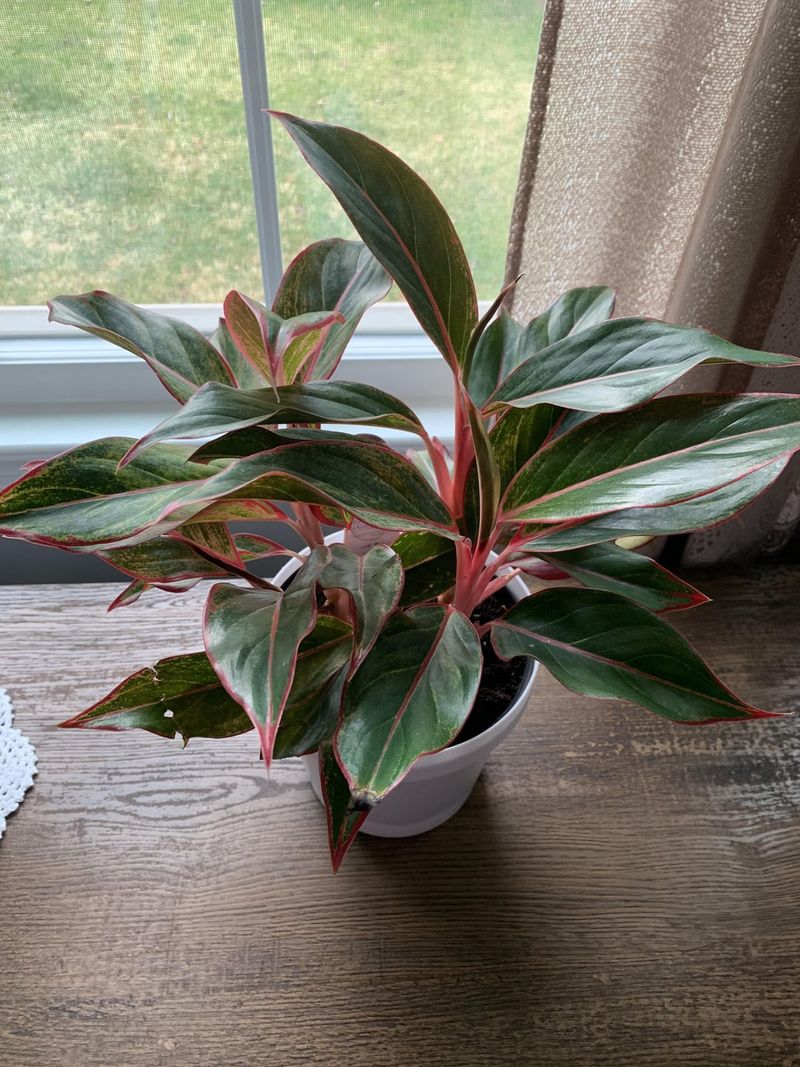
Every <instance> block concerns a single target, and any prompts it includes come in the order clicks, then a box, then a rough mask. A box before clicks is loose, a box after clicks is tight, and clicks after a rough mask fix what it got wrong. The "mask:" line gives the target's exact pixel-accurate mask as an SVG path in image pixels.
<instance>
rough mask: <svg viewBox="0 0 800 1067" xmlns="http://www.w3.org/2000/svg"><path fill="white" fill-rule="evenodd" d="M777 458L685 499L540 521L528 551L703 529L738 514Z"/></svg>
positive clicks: (775, 468) (773, 470)
mask: <svg viewBox="0 0 800 1067" xmlns="http://www.w3.org/2000/svg"><path fill="white" fill-rule="evenodd" d="M787 463H788V459H787V458H786V457H782V458H781V459H779V460H776V461H775V462H774V463H768V464H767V465H766V466H764V467H760V468H759V469H758V470H755V471H752V472H751V473H750V474H745V475H743V476H742V477H741V478H737V479H736V481H733V482H730V483H729V484H728V485H724V486H722V487H721V488H720V489H715V490H714V491H713V492H711V493H706V494H705V495H704V496H698V497H694V498H693V499H691V500H687V501H686V502H684V503H679V504H665V505H662V506H660V507H652V508H628V509H627V510H625V511H614V512H612V513H611V514H609V515H600V516H598V517H597V518H596V519H589V520H588V521H586V522H580V523H577V524H573V525H568V526H563V527H553V526H543V527H541V528H540V530H541V535H540V533H539V532H537V533H536V535H535V538H536V539H535V540H532V541H531V542H530V548H531V551H534V550H541V551H542V552H550V551H554V552H556V551H560V550H564V549H571V548H580V547H583V546H584V545H594V544H599V543H600V542H602V541H616V540H617V539H619V538H622V537H647V538H650V537H662V536H668V535H670V534H682V533H689V532H691V531H692V530H703V529H706V528H707V527H709V526H716V525H718V524H719V523H721V522H726V521H727V520H728V519H731V518H733V517H734V516H735V515H738V513H739V512H740V511H742V510H743V509H744V508H746V507H747V506H748V504H751V503H752V502H753V500H755V499H756V498H757V497H758V496H760V495H761V493H763V492H764V491H765V490H766V489H767V488H769V486H770V485H772V483H773V482H774V481H775V479H776V478H777V477H778V476H779V475H780V474H781V472H782V471H783V470H784V468H785V467H786V464H787Z"/></svg>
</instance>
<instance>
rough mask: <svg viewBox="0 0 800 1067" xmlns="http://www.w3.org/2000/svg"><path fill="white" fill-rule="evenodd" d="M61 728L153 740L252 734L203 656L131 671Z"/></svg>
mask: <svg viewBox="0 0 800 1067" xmlns="http://www.w3.org/2000/svg"><path fill="white" fill-rule="evenodd" d="M60 725H61V726H64V727H79V728H82V729H91V730H130V729H139V730H147V731H148V732H149V733H151V734H157V735H158V736H159V737H175V735H176V734H181V736H182V737H183V739H184V742H188V741H189V739H190V738H192V737H232V736H233V735H234V734H242V733H245V732H246V731H248V730H250V729H252V726H251V723H250V720H249V719H248V717H247V715H246V714H245V712H244V710H243V708H242V707H241V705H240V704H239V703H237V701H235V700H233V699H232V698H231V697H230V696H228V694H227V693H226V692H225V690H224V689H223V688H222V685H221V683H220V680H219V678H217V675H216V674H215V672H214V668H213V667H212V666H211V664H210V663H209V661H208V657H207V656H206V654H205V652H192V653H190V654H189V655H184V656H170V657H169V658H168V659H162V660H159V661H158V663H156V664H155V666H153V667H146V668H145V669H144V670H141V671H137V672H136V673H135V674H132V675H131V676H130V678H126V679H125V681H124V682H122V683H121V684H120V685H118V686H117V687H116V688H115V689H112V691H111V692H110V693H109V694H108V695H107V696H105V697H103V699H102V700H99V701H98V702H97V703H96V704H93V705H92V707H90V708H87V710H86V711H83V712H81V713H80V715H75V716H74V717H73V718H72V719H67V721H66V722H62V723H60Z"/></svg>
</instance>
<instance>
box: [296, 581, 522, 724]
mask: <svg viewBox="0 0 800 1067" xmlns="http://www.w3.org/2000/svg"><path fill="white" fill-rule="evenodd" d="M293 578H294V575H293V574H292V575H290V576H289V578H288V579H287V580H286V581H285V582H284V583H283V588H284V589H288V588H289V586H290V585H291V584H292V580H293ZM325 602H326V601H325V594H324V593H323V592H322V590H321V589H320V588H319V587H317V607H318V608H322V607H324V605H325ZM513 605H514V598H513V597H512V596H511V594H510V593H509V592H508V590H506V589H501V590H500V591H499V592H498V593H494V595H493V596H490V597H489V598H488V600H484V601H483V603H481V604H479V605H478V606H477V608H476V609H475V610H474V611H473V613H472V616H471V618H472V621H473V622H476V623H478V624H479V625H482V624H483V623H486V622H491V621H492V619H496V618H498V617H499V616H500V615H502V614H503V612H505V611H508V609H509V608H510V607H513ZM481 649H482V650H483V671H482V673H481V684H480V686H479V687H478V695H477V697H476V698H475V703H474V704H473V706H472V711H471V712H470V713H469V717H468V718H467V721H466V722H465V723H464V725H463V726H462V728H461V732H460V733H459V734H457V735H456V737H455V738H454V740H453V741H451V742H450V744H451V745H458V744H460V743H461V742H462V741H469V739H470V738H471V737H477V736H478V734H482V733H483V731H484V730H488V729H489V727H490V726H494V724H495V723H496V722H497V720H498V719H499V718H500V717H501V716H502V714H503V713H504V712H505V710H506V709H507V708H508V707H510V706H511V704H513V703H514V700H515V699H516V696H517V693H519V691H520V689H521V688H522V683H523V681H524V679H525V670H526V667H527V662H528V661H527V658H526V657H525V656H517V657H516V658H515V659H511V660H509V661H508V662H506V661H505V660H502V659H500V657H499V656H498V655H497V654H496V653H495V651H494V649H493V648H492V641H491V638H490V637H489V634H484V636H483V637H482V638H481Z"/></svg>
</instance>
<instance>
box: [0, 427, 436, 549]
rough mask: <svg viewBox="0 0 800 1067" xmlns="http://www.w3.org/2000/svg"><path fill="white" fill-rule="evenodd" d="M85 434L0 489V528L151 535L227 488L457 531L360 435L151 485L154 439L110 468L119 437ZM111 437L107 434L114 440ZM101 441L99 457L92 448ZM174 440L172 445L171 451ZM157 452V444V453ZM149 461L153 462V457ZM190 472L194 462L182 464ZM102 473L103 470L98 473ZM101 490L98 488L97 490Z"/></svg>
mask: <svg viewBox="0 0 800 1067" xmlns="http://www.w3.org/2000/svg"><path fill="white" fill-rule="evenodd" d="M125 441H126V439H125V438H118V439H111V443H110V444H109V442H94V443H93V445H91V446H82V448H80V449H74V450H73V451H72V452H71V453H66V454H65V456H63V457H59V458H58V459H57V460H53V461H51V462H50V463H49V464H47V465H45V466H44V467H40V468H37V469H36V470H35V471H32V472H31V473H30V474H28V475H26V476H25V477H24V478H23V479H21V480H20V482H17V483H15V484H14V485H12V486H10V487H9V488H8V489H7V490H6V491H5V492H4V493H1V494H0V535H3V534H4V535H6V536H10V537H21V538H23V539H25V540H28V541H32V542H35V543H39V544H52V545H61V546H65V547H70V548H73V547H82V546H90V545H92V546H95V547H96V548H106V547H107V548H112V547H113V548H119V547H122V546H123V544H136V543H139V542H141V541H148V540H152V539H153V538H154V537H157V536H159V535H160V534H164V533H168V532H170V531H171V530H173V529H175V528H176V527H177V526H180V525H181V524H182V523H185V522H189V521H191V519H193V518H196V517H197V516H198V515H208V514H209V513H208V511H207V509H208V508H209V507H210V506H211V505H213V504H215V503H218V502H221V501H225V499H226V498H228V497H232V498H234V501H237V500H239V501H241V500H247V501H252V500H257V499H258V498H259V497H263V498H265V499H270V500H271V499H278V500H288V501H302V502H305V503H312V504H314V503H316V504H321V505H324V506H328V505H333V506H336V507H341V508H344V510H345V511H348V512H351V513H352V514H354V515H357V516H358V517H359V518H361V519H363V520H364V521H365V522H368V523H372V524H373V525H376V526H385V527H387V528H391V529H396V530H413V529H423V530H427V529H432V530H435V531H438V532H440V533H443V534H445V535H446V536H453V537H455V536H457V534H456V529H455V522H454V520H453V517H452V516H451V515H450V513H449V512H448V510H447V508H446V507H445V505H444V504H443V503H442V501H441V499H440V497H438V496H437V494H436V493H435V492H434V491H433V490H432V489H431V487H430V486H429V485H428V483H427V482H426V481H425V479H424V478H423V477H422V475H421V474H419V472H418V471H417V470H415V468H414V467H413V466H412V465H411V464H410V463H409V462H408V461H407V460H405V459H403V458H402V457H401V456H399V455H398V454H397V453H396V452H393V451H392V450H391V449H389V448H386V447H383V446H377V445H373V444H371V443H369V444H368V443H365V442H361V441H349V442H345V441H342V442H331V443H327V444H317V443H316V442H313V441H308V442H306V441H298V442H297V443H295V444H289V445H285V446H283V447H281V448H276V449H274V450H272V451H271V452H266V453H263V454H261V455H257V456H248V457H246V458H244V459H240V460H236V461H234V462H233V463H231V464H230V465H229V466H228V467H226V468H225V469H223V470H219V471H217V473H215V474H211V476H209V477H207V478H205V479H204V480H192V481H188V480H187V481H184V482H166V483H164V480H163V478H164V477H168V476H169V474H172V473H173V471H172V469H171V468H170V467H169V465H168V464H167V463H166V462H165V461H162V463H161V466H165V467H167V470H165V471H164V474H163V476H162V477H161V478H159V479H158V484H156V485H155V486H153V487H152V488H147V487H142V488H137V489H134V490H132V491H123V490H127V488H128V487H129V486H133V485H138V486H142V484H143V482H145V483H146V484H149V485H152V483H153V481H154V478H153V476H152V473H151V472H148V473H150V482H149V483H148V482H147V479H144V478H143V477H142V471H143V470H146V468H147V465H148V464H152V463H153V452H158V449H159V448H163V449H166V450H167V452H169V451H171V450H172V449H173V448H174V447H175V446H157V448H155V449H152V450H151V451H148V452H147V453H146V454H145V455H144V456H143V457H141V458H137V460H136V461H135V462H134V463H131V464H129V465H128V466H127V467H124V468H123V469H122V470H121V471H119V472H118V473H116V466H117V460H118V457H119V456H120V451H119V449H120V442H122V447H123V449H124V442H125ZM115 442H116V443H115ZM98 449H99V450H101V451H102V450H103V449H105V450H107V451H108V450H109V449H110V452H109V453H108V455H105V454H104V455H103V456H102V461H103V463H105V468H103V464H102V463H101V464H99V466H100V468H101V473H103V475H104V477H102V478H100V477H99V475H98V463H96V462H95V458H94V452H95V451H96V450H98ZM180 452H181V450H180V449H178V450H177V453H178V454H180ZM158 454H159V455H161V453H158ZM156 465H158V464H156ZM182 469H183V470H184V471H185V472H186V473H187V477H189V478H193V477H194V475H195V470H196V469H198V470H200V471H202V472H203V473H204V474H208V468H207V467H204V466H202V465H199V464H188V463H187V464H184V465H183V467H182ZM106 473H107V477H106V476H105V475H106ZM103 492H105V493H107V494H108V495H98V493H103Z"/></svg>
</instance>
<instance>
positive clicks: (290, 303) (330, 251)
mask: <svg viewBox="0 0 800 1067" xmlns="http://www.w3.org/2000/svg"><path fill="white" fill-rule="evenodd" d="M391 285H392V281H391V278H390V277H389V275H388V274H387V273H386V271H385V270H384V269H383V267H381V265H380V263H378V261H377V260H376V259H375V257H374V256H373V255H372V254H371V253H370V252H369V250H368V249H367V248H365V246H364V245H363V244H362V243H361V242H360V241H343V240H342V239H341V238H338V237H334V238H331V239H330V240H327V241H317V242H316V243H315V244H312V245H309V246H308V248H305V249H304V250H303V251H302V252H301V253H300V254H299V255H298V256H296V257H295V259H293V260H292V262H291V263H290V264H289V266H288V268H287V270H286V273H285V274H284V276H283V279H282V281H281V284H280V287H279V289H278V293H277V295H276V297H275V301H274V303H273V305H272V308H273V311H275V312H276V313H277V314H278V315H280V316H281V318H284V319H291V318H294V317H296V316H297V315H305V314H307V313H308V312H311V311H317V310H326V311H338V312H339V313H340V314H341V315H342V316H343V319H344V321H343V322H341V323H339V324H337V325H333V326H331V328H330V330H329V331H328V333H327V336H326V337H325V339H324V341H323V344H322V348H321V350H320V353H319V356H318V358H317V359H316V361H315V364H314V366H313V368H311V375H310V377H309V374H308V372H306V373H304V376H303V377H304V380H305V381H309V380H311V379H325V378H330V376H331V375H332V374H333V372H334V371H335V370H336V367H337V366H338V364H339V360H340V359H341V358H342V354H343V352H344V350H345V348H346V347H347V344H348V342H349V341H350V338H351V337H352V336H353V333H354V331H355V328H356V326H357V325H358V323H359V322H360V320H361V317H362V315H363V314H364V312H365V311H366V310H367V308H368V307H370V306H371V305H372V304H374V303H376V302H377V301H378V300H380V299H382V298H383V297H384V296H386V294H387V293H388V292H389V290H390V288H391Z"/></svg>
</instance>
